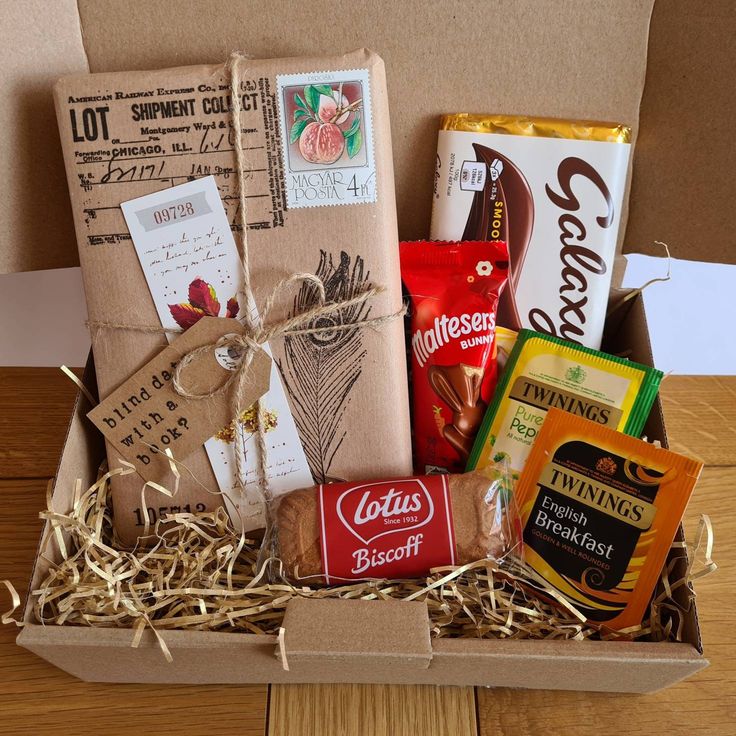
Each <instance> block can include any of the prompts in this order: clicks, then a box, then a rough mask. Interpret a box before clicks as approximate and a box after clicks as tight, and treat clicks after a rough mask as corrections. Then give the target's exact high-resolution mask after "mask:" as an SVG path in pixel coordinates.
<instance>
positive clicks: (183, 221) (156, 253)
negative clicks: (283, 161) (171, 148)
mask: <svg viewBox="0 0 736 736" xmlns="http://www.w3.org/2000/svg"><path fill="white" fill-rule="evenodd" d="M121 206H122V209H123V214H124V215H125V220H126V222H127V223H128V227H129V229H130V234H131V236H132V238H133V245H134V247H135V249H136V252H137V253H138V257H139V259H140V263H141V267H142V268H143V273H144V275H145V278H146V282H147V283H148V287H149V289H150V291H151V295H152V296H153V300H154V303H155V305H156V310H157V312H158V315H159V319H160V320H161V324H162V325H163V326H164V327H166V328H174V329H176V328H180V329H182V330H188V329H189V328H190V327H192V325H194V324H196V323H197V322H198V321H199V320H200V319H201V318H202V317H204V316H210V317H218V316H219V317H230V318H234V319H237V318H238V317H242V316H243V314H244V310H245V308H246V305H244V304H242V303H241V302H242V295H241V294H240V291H241V288H242V275H241V274H242V266H241V263H240V256H239V254H238V249H237V246H236V244H235V240H234V238H233V235H232V231H231V230H230V226H229V223H228V220H227V216H226V213H225V210H224V208H223V206H222V203H221V202H220V195H219V192H218V189H217V186H216V184H215V180H214V177H212V176H209V177H205V178H203V179H197V180H195V181H192V182H188V183H187V184H181V185H179V186H176V187H172V188H168V189H163V190H161V191H159V192H155V193H154V194H150V195H148V196H145V197H140V198H138V199H135V200H132V201H130V202H124V203H123V204H122V205H121ZM250 309H251V314H252V315H253V316H254V317H255V318H256V319H257V318H258V315H257V314H256V313H255V306H254V305H252V304H251V305H250ZM263 348H264V351H265V352H266V354H267V355H268V356H269V357H270V356H271V351H270V348H269V346H268V345H267V344H266V345H264V346H263ZM238 358H239V356H238V355H237V354H233V355H230V354H228V349H227V348H220V349H218V351H216V353H215V359H216V360H217V362H218V363H219V365H221V366H222V367H224V368H227V369H229V370H233V369H235V368H236V367H237V365H238ZM270 386H271V388H270V390H269V391H268V393H266V394H265V396H263V398H262V403H263V408H264V411H265V430H266V437H267V443H266V444H267V447H268V466H267V472H268V478H269V485H270V487H271V490H272V492H273V493H274V494H276V495H278V494H279V493H284V492H286V491H290V490H293V489H294V488H300V487H303V486H308V485H310V484H311V483H312V475H311V473H310V471H309V465H308V463H307V459H306V457H305V455H304V450H303V448H302V444H301V441H300V439H299V434H298V432H297V428H296V425H295V423H294V418H293V416H292V413H291V410H290V408H289V403H288V400H287V398H286V394H285V391H284V387H283V383H282V380H281V373H280V372H279V370H278V367H277V365H276V364H275V363H272V365H271V378H270ZM255 427H256V416H255V413H254V411H253V409H252V408H250V407H249V408H248V409H246V410H245V411H244V412H243V414H242V415H241V416H240V417H229V418H228V419H227V421H226V422H223V423H222V424H221V426H219V427H216V428H215V431H214V432H213V435H214V436H212V437H211V438H210V439H208V440H207V441H206V442H205V444H204V446H205V450H206V451H207V455H208V457H209V459H210V463H211V465H212V470H213V471H214V473H215V477H216V479H217V483H218V485H219V487H220V490H221V491H223V492H225V493H227V494H228V496H231V497H233V498H234V499H235V501H234V502H230V501H229V500H228V499H227V497H226V501H227V502H228V504H229V505H230V511H231V512H232V511H234V510H235V509H233V508H232V503H236V505H238V506H239V513H236V514H233V518H234V519H237V518H240V517H241V516H242V517H245V518H247V519H249V520H250V521H249V522H247V523H248V525H250V523H253V524H255V525H256V526H257V525H258V523H260V521H259V518H260V515H261V514H262V504H261V500H260V495H259V493H258V492H257V489H256V486H257V483H258V476H257V463H256V449H255V436H254V431H255ZM236 432H241V433H242V435H243V439H244V446H245V455H246V456H245V463H244V467H245V474H246V477H245V478H244V479H243V481H244V483H245V487H246V491H247V493H246V496H245V498H241V497H240V494H236V493H234V492H235V491H236V490H237V489H238V487H239V485H238V482H237V477H236V471H235V461H234V457H233V451H234V446H235V433H236Z"/></svg>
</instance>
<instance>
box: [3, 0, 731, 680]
mask: <svg viewBox="0 0 736 736" xmlns="http://www.w3.org/2000/svg"><path fill="white" fill-rule="evenodd" d="M28 5H29V8H24V11H23V13H21V12H20V10H18V11H13V12H11V13H10V15H9V18H8V24H7V29H8V30H9V32H10V35H9V38H10V39H11V40H12V44H11V45H10V48H11V49H15V53H16V55H17V58H18V60H19V61H18V62H17V63H16V64H14V66H13V68H14V69H15V70H17V71H18V72H19V73H20V74H21V75H24V78H25V79H32V80H33V84H31V85H29V87H28V97H27V101H28V103H29V106H31V103H35V104H36V108H35V110H34V113H33V115H29V116H26V118H25V121H24V119H23V118H21V121H20V122H21V123H23V122H28V121H29V120H31V122H32V124H33V126H35V127H33V128H32V130H33V135H30V136H29V134H28V133H23V134H21V133H17V132H16V137H15V138H13V136H9V137H8V139H7V140H5V141H4V143H3V145H11V144H14V145H15V150H16V155H14V156H12V157H11V159H10V161H11V168H10V172H9V176H11V177H12V182H13V187H15V188H16V189H15V190H14V195H13V196H15V197H16V199H17V198H19V197H20V198H22V199H23V200H24V201H25V202H27V203H28V202H32V201H33V200H32V197H31V194H28V193H25V192H24V191H23V186H24V185H23V184H21V183H19V182H21V181H26V182H27V180H28V173H29V170H30V172H31V173H32V174H33V173H36V174H38V173H40V172H41V171H43V173H44V175H45V176H46V177H47V179H48V186H47V187H46V195H47V198H49V199H50V200H52V201H51V202H50V203H49V207H50V208H51V209H50V210H49V211H50V212H52V213H54V212H55V213H57V214H58V218H57V220H56V221H54V223H53V227H50V225H49V223H48V222H46V221H44V220H43V218H37V217H36V218H34V217H33V216H32V214H31V213H32V208H30V207H26V208H25V209H23V210H19V209H18V208H16V209H11V208H10V207H9V205H8V202H11V204H12V202H13V196H11V197H9V198H7V199H6V200H5V201H4V202H3V203H2V207H4V208H6V212H8V213H9V216H8V217H7V218H5V219H4V227H5V228H6V231H5V232H4V233H2V235H3V241H4V242H8V243H10V244H11V246H12V248H11V252H10V254H9V255H8V256H7V258H6V268H7V269H9V270H18V269H23V268H34V267H36V268H38V267H41V266H59V265H73V264H74V263H75V262H76V259H75V255H74V252H75V244H74V236H73V233H72V229H71V224H70V219H69V218H68V217H67V216H66V213H65V204H61V203H62V202H64V203H65V202H66V196H67V195H66V188H65V185H64V179H63V176H64V175H63V170H62V166H61V163H60V159H61V155H60V152H59V150H58V141H57V140H56V139H55V137H54V136H55V134H54V135H49V131H51V130H54V129H55V122H54V119H53V110H52V108H51V83H52V81H53V77H55V76H61V75H62V74H63V73H66V72H70V71H86V70H92V71H115V70H124V69H129V68H131V67H135V68H139V69H156V68H163V67H171V66H176V65H181V64H184V63H205V62H208V63H217V62H222V61H223V60H224V59H225V58H226V57H227V55H228V53H229V51H230V50H231V49H232V48H235V47H239V48H241V49H242V50H244V51H247V52H249V53H252V54H253V55H255V56H264V57H273V56H276V57H281V56H293V55H305V54H309V55H313V54H314V53H315V52H316V51H324V50H325V49H323V48H321V46H322V45H324V44H325V43H326V42H327V40H326V39H325V33H324V25H323V24H322V22H321V20H320V19H321V18H322V17H323V16H325V15H328V16H330V17H331V18H334V21H333V23H332V25H331V28H332V31H331V33H330V39H329V42H330V43H332V44H334V43H335V39H339V44H340V46H341V50H344V49H347V48H351V47H355V46H358V45H361V44H365V45H368V46H370V47H371V48H373V49H375V50H376V51H377V52H378V53H379V54H381V56H382V57H383V58H384V61H385V62H386V67H387V75H388V88H389V100H390V105H391V110H392V137H393V146H394V156H395V170H396V177H397V201H398V208H399V227H400V234H401V235H402V237H404V238H415V237H422V236H424V235H426V232H427V229H428V225H429V210H430V206H431V187H432V169H433V165H434V152H435V148H436V130H437V120H438V116H439V114H440V113H443V112H448V111H454V110H464V109H465V110H473V111H478V112H486V111H489V112H490V111H500V112H509V113H511V112H527V113H530V114H538V115H547V116H567V117H575V118H588V119H614V120H618V121H620V122H623V123H626V124H628V125H631V126H632V128H633V129H634V131H635V134H636V136H637V139H638V140H637V146H636V149H635V152H634V170H635V174H634V180H633V185H632V188H631V199H630V202H631V214H630V218H629V222H628V227H627V229H626V236H625V238H624V237H622V238H621V241H622V243H621V244H623V241H624V240H625V242H626V245H627V246H628V247H629V248H630V249H635V250H641V249H642V248H644V247H646V243H649V242H651V241H652V240H653V239H655V238H660V239H668V238H670V239H671V241H672V242H673V243H675V242H679V236H680V234H681V233H682V232H688V233H692V228H691V227H690V226H689V217H690V213H691V212H692V211H693V208H694V207H695V206H696V205H697V203H700V204H703V205H707V208H708V209H709V210H712V209H714V208H716V207H717V206H718V202H719V199H718V196H719V194H718V188H717V187H718V182H717V181H715V182H714V181H712V180H710V179H707V178H706V176H705V174H704V173H702V172H703V171H704V170H707V168H708V164H709V163H715V162H720V165H721V166H722V164H723V162H725V161H728V160H730V158H729V157H731V156H732V155H733V153H732V151H731V150H730V149H729V148H728V145H727V141H725V140H718V139H714V141H713V145H711V146H708V147H707V149H706V147H703V148H700V149H698V148H697V145H696V144H694V143H693V141H694V140H696V138H695V137H694V132H695V131H701V130H702V125H703V118H702V110H703V107H704V106H705V101H707V100H709V99H710V100H712V99H713V98H712V97H709V95H710V94H712V91H713V87H711V88H710V92H709V91H708V88H707V86H705V85H704V84H702V80H701V78H700V76H699V74H700V75H704V74H705V67H704V66H702V65H701V64H702V63H703V62H697V63H695V62H693V61H692V59H691V58H690V57H686V56H684V55H682V54H679V53H678V54H675V52H674V51H673V49H678V48H679V46H678V43H677V41H678V40H679V41H681V42H682V43H683V44H685V43H687V44H688V45H691V48H693V49H696V48H699V46H702V43H703V39H704V37H705V36H706V34H708V33H710V32H711V30H712V29H713V28H714V27H715V26H713V25H712V17H711V15H712V14H713V13H726V12H730V13H732V12H733V11H732V10H728V9H726V7H725V5H721V4H719V5H718V10H717V11H716V10H712V11H709V10H705V11H698V10H696V9H693V8H691V7H689V6H688V5H687V4H686V3H684V2H679V0H678V1H677V2H671V3H658V4H657V5H656V7H655V8H654V16H653V17H651V13H652V3H650V2H633V1H632V2H625V3H621V2H613V1H611V2H603V3H597V4H595V5H590V4H589V3H584V2H568V3H565V4H564V5H559V4H558V3H552V2H549V3H527V2H522V3H515V4H513V5H508V6H506V5H504V6H502V7H499V6H497V5H488V6H478V7H476V6H473V8H472V12H471V10H470V8H469V6H467V5H464V4H462V3H460V2H456V3H453V2H449V3H448V2H444V3H439V2H437V3H430V4H424V3H423V4H418V3H416V4H415V3H408V4H404V5H401V6H400V7H394V5H393V4H392V3H389V2H378V3H376V4H374V6H373V7H372V8H371V9H370V10H365V11H364V12H363V14H362V15H358V16H350V17H347V16H346V17H342V16H338V17H334V13H331V11H333V10H334V8H333V6H332V4H331V3H328V2H322V0H320V2H318V3H312V4H309V5H303V4H302V5H299V4H297V3H291V2H289V3H284V4H283V5H281V6H274V7H272V8H271V9H270V10H269V11H268V12H266V13H263V12H260V11H259V12H256V11H255V10H254V8H253V7H250V6H248V5H247V4H246V5H243V6H232V5H231V4H228V3H222V4H220V5H218V7H217V8H216V9H215V8H213V7H212V6H208V7H207V9H206V10H205V9H204V8H203V7H202V6H187V7H186V8H182V7H179V6H178V4H177V3H175V2H169V1H163V0H162V1H161V2H159V3H157V4H156V5H155V6H150V4H146V5H145V6H144V5H143V4H141V5H140V6H139V10H140V11H141V12H143V11H144V10H145V13H146V15H147V17H148V21H147V22H145V23H141V22H140V16H138V19H137V20H136V15H137V14H136V12H135V9H134V8H133V6H132V5H131V4H130V3H128V4H126V5H125V6H122V5H118V4H115V3H112V2H107V1H104V2H87V1H84V0H82V1H81V2H80V3H79V4H78V5H77V4H76V3H73V2H67V3H60V4H58V5H55V6H54V7H53V8H49V7H47V6H46V5H45V4H42V3H35V2H34V3H30V4H28ZM287 5H288V8H287V7H286V6H287ZM29 14H30V15H32V16H33V21H34V23H32V24H29V23H28V17H29ZM205 15H206V17H205ZM22 16H23V17H22ZM287 16H288V18H289V21H290V27H293V28H295V29H299V32H298V33H297V32H294V33H293V34H289V33H286V32H284V27H283V23H284V21H283V19H284V17H287ZM650 17H651V20H652V25H651V30H650ZM419 18H421V25H422V32H421V33H417V34H415V35H412V36H411V37H407V36H406V34H405V33H404V32H403V30H402V32H400V30H399V29H406V28H408V27H410V26H411V25H414V24H416V23H417V20H418V19H419ZM80 22H81V27H82V28H83V29H84V35H83V36H82V35H81V33H80V28H79V24H80ZM29 25H33V29H32V30H29ZM202 27H207V28H208V32H207V33H201V32H200V31H199V29H201V28H202ZM162 28H166V29H167V30H166V32H165V33H163V34H162V33H161V31H160V29H162ZM39 33H40V34H43V33H48V34H49V36H53V37H54V38H55V39H56V42H55V43H53V44H46V45H45V46H43V48H42V49H41V58H38V56H37V57H35V58H34V59H33V63H34V64H36V65H38V64H39V63H41V64H42V66H40V67H39V66H36V69H40V68H43V69H44V73H42V74H41V73H37V74H36V75H35V76H34V75H33V74H32V73H31V71H30V68H29V64H30V63H31V62H30V61H29V60H28V59H27V58H26V56H24V55H23V54H22V53H21V51H22V50H23V49H25V48H27V46H28V45H29V42H30V43H32V42H33V40H34V39H33V34H39ZM29 36H30V38H29ZM19 39H20V40H19ZM24 39H25V40H24ZM490 39H492V43H490V42H489V40H490ZM560 39H565V42H564V43H561V42H560ZM648 44H649V66H648V67H647V46H648ZM715 46H716V45H715V44H713V43H712V42H709V43H708V48H713V49H714V50H713V53H714V54H715V55H716V57H718V55H719V54H722V53H726V52H725V48H726V47H727V44H725V43H724V45H723V47H722V49H721V48H720V47H718V48H714V47H715ZM6 48H7V46H6ZM131 48H135V49H136V54H135V55H134V56H132V55H131V53H130V50H131ZM443 49H444V52H443ZM6 53H7V51H6ZM43 54H46V55H47V57H48V58H47V59H44V58H43ZM724 58H725V57H724ZM710 63H711V66H712V64H713V63H717V59H716V60H715V61H711V62H710ZM686 65H691V66H686ZM692 69H694V70H695V71H694V72H693V73H690V74H686V73H685V72H686V71H688V72H690V71H692ZM645 74H646V78H647V86H646V92H645V97H644V101H643V103H642V105H641V109H642V116H641V117H642V119H641V121H640V119H639V118H640V115H639V110H640V101H641V95H642V90H643V88H644V79H645ZM712 84H715V83H712ZM673 96H674V97H673ZM673 98H674V99H679V100H682V101H683V103H682V104H681V105H677V106H673V105H672V99H673ZM685 101H687V102H685ZM16 104H17V100H15V99H6V100H3V108H5V109H8V108H9V106H11V105H16ZM13 109H14V108H13ZM713 112H714V113H719V114H723V115H724V116H726V117H724V119H728V118H727V113H726V111H723V110H720V111H713ZM44 116H45V117H44ZM39 121H40V122H39ZM44 121H45V122H46V123H47V125H41V124H40V123H41V122H44ZM20 129H22V126H16V128H14V130H16V131H18V130H20ZM8 141H10V143H9V142H8ZM36 147H39V148H40V149H41V151H42V155H41V156H38V155H37V156H36V157H35V158H32V157H31V156H29V155H25V156H24V155H20V154H18V153H17V152H18V151H20V152H21V153H22V152H26V153H27V152H28V151H34V152H36V153H38V149H37V148H36ZM39 160H42V161H43V166H42V168H39V167H40V166H41V164H39ZM683 162H687V166H688V171H689V172H690V173H689V175H690V176H691V177H693V178H694V179H695V181H694V182H693V186H691V187H689V188H687V190H683V189H682V188H681V187H680V185H679V183H678V182H680V181H681V176H676V174H677V172H680V171H681V167H682V166H683V165H684V164H683ZM699 166H700V168H699ZM34 167H35V168H34ZM721 170H723V169H721ZM670 177H671V178H672V182H671V183H670ZM696 184H697V185H696ZM723 196H724V195H723V194H721V198H722V197H723ZM693 200H696V202H695V203H694V202H693ZM54 208H55V209H54ZM11 215H12V216H11ZM725 228H726V225H725V224H724V223H723V222H721V220H720V219H719V218H709V219H708V220H704V221H703V222H702V223H701V224H700V227H699V230H698V232H697V233H696V234H695V235H694V236H693V237H692V238H689V240H688V245H689V247H690V250H689V251H688V253H687V254H684V253H683V255H687V256H688V257H702V258H706V259H716V258H718V257H722V258H723V259H724V260H728V258H727V256H725V255H724V251H723V250H722V249H725V247H726V246H725V243H726V240H725V237H723V236H724V235H725V234H726V232H727V230H726V229H725ZM32 242H40V243H43V244H46V243H52V242H53V243H54V244H55V247H50V248H48V249H47V248H45V247H44V248H39V249H37V250H33V249H27V248H25V246H26V245H27V244H29V243H32ZM47 251H48V252H47ZM675 252H677V251H676V250H675ZM621 296H622V295H621V293H620V292H617V291H614V292H613V293H612V304H613V303H615V300H616V299H620V298H621ZM604 348H605V349H607V350H609V351H615V352H624V351H628V353H627V354H629V355H630V356H631V357H632V359H634V360H637V361H639V362H643V363H651V351H650V348H649V340H648V335H647V329H646V321H645V318H644V313H643V306H642V301H641V299H640V298H635V299H631V300H629V301H628V302H627V303H626V305H624V306H621V307H620V308H619V309H617V310H615V311H614V312H613V313H612V316H611V319H610V320H609V322H608V324H607V328H606V335H605V339H604ZM93 375H94V371H93V369H92V368H91V366H90V367H88V371H87V376H86V379H85V380H86V382H87V384H88V385H93V383H94V381H93ZM88 410H89V405H88V404H87V403H86V399H84V398H83V397H81V396H80V397H79V398H78V400H77V404H76V406H75V410H74V414H73V416H72V421H71V424H70V427H69V432H68V436H67V439H66V443H65V446H64V451H63V454H62V458H61V462H60V465H59V469H58V472H57V475H56V481H55V485H54V494H53V506H54V508H55V509H58V510H65V509H67V508H68V507H69V504H70V503H71V498H72V495H73V489H74V483H75V481H76V479H77V478H81V480H82V483H83V484H86V485H89V484H91V483H92V482H93V480H94V478H95V475H96V472H97V468H98V465H99V462H100V460H101V459H102V458H103V456H104V446H103V442H102V440H101V437H100V435H99V433H98V432H97V431H96V430H94V428H93V427H91V425H90V424H89V422H88V421H87V420H86V418H85V414H86V412H87V411H88ZM645 433H646V435H647V437H648V438H649V439H652V440H654V439H659V440H660V441H662V442H663V443H665V442H666V432H665V428H664V424H663V421H662V415H661V410H660V408H659V406H658V405H657V406H655V409H654V410H653V412H652V415H651V417H650V419H649V423H648V425H647V427H646V430H645ZM53 544H54V542H53V541H52V543H51V545H50V546H49V548H48V549H47V550H46V551H45V554H44V556H43V557H39V558H38V560H37V563H36V567H35V570H34V573H33V579H32V581H31V590H33V589H34V588H36V587H37V586H38V585H39V583H40V581H41V580H42V579H43V577H44V575H45V572H46V570H47V569H48V566H49V564H52V563H53V559H54V549H53ZM674 554H677V553H676V552H675V553H674ZM49 560H51V562H50V561H49ZM683 568H684V561H683V562H682V563H681V564H680V565H679V570H678V569H676V570H675V571H674V574H675V575H678V574H679V575H682V574H683V572H684V569H683ZM687 593H688V591H687V590H685V589H684V587H680V588H679V589H678V591H676V597H677V599H678V600H677V602H678V603H680V604H681V605H683V606H684V605H685V604H686V602H687V601H686V599H687ZM284 629H285V632H286V633H285V636H284V639H283V641H282V642H281V643H280V644H281V646H280V647H279V646H278V645H279V642H278V641H277V637H275V636H263V635H255V634H243V633H215V632H198V631H169V632H166V633H165V636H166V641H167V644H168V646H169V648H170V650H171V652H172V654H173V662H171V663H169V662H167V661H166V660H165V659H164V658H163V657H162V656H161V652H160V651H159V649H158V646H157V644H156V641H155V638H154V637H153V635H152V634H150V632H147V633H146V634H145V635H144V637H143V640H142V642H141V645H140V647H139V648H137V649H133V648H131V646H130V644H131V636H132V634H131V631H129V630H125V629H102V628H92V627H89V628H87V627H69V626H44V625H41V624H39V623H38V622H37V621H35V620H34V617H33V606H32V602H29V603H28V605H27V607H26V611H25V626H24V628H23V629H22V631H21V633H20V634H19V636H18V643H19V644H20V645H21V646H24V647H26V648H28V649H30V650H31V651H34V652H35V653H37V654H38V655H39V656H41V657H43V658H45V659H47V660H48V661H50V662H52V663H53V664H55V665H57V666H59V667H61V668H62V669H64V670H66V671H68V672H70V673H72V674H74V675H76V676H78V677H80V678H82V679H85V680H93V681H116V682H124V681H138V682H176V683H203V682H227V683H233V682H392V683H434V684H453V685H466V684H478V685H497V686H510V687H515V686H518V687H538V688H558V689H571V690H599V691H628V692H648V691H652V690H656V689H659V688H662V687H665V686H667V685H669V684H672V683H674V682H676V681H678V680H680V679H682V678H684V677H686V676H688V675H689V674H692V673H693V672H696V671H697V670H699V669H701V668H703V667H705V666H706V665H707V661H706V660H705V659H704V657H703V652H702V647H701V642H700V637H699V630H698V621H697V613H696V610H695V607H694V605H691V606H690V607H689V608H688V613H687V614H686V615H685V616H684V621H683V631H682V642H681V643H653V642H646V641H636V642H612V641H583V642H572V641H531V640H519V641H516V640H496V639H432V638H430V632H429V625H428V618H427V609H426V606H424V605H423V604H421V603H405V602H385V601H384V602H375V601H344V600H308V599H295V600H293V601H291V602H290V603H289V605H288V608H287V611H286V618H285V621H284ZM277 655H278V656H277ZM287 666H288V669H287Z"/></svg>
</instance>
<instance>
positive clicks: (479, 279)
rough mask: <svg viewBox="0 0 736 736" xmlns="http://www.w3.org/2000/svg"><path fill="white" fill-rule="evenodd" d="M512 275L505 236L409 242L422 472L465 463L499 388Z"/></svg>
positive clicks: (405, 247) (405, 264) (406, 261)
mask: <svg viewBox="0 0 736 736" xmlns="http://www.w3.org/2000/svg"><path fill="white" fill-rule="evenodd" d="M507 274H508V251H507V248H506V244H505V243H503V242H464V243H443V242H427V241H418V242H405V243H402V244H401V277H402V280H403V282H404V286H405V287H406V289H407V291H408V292H409V295H410V298H411V366H412V376H413V381H412V389H413V426H414V462H415V469H416V470H417V472H419V473H437V472H446V473H457V472H461V471H462V470H463V469H464V468H465V464H466V462H467V460H468V457H469V455H470V451H471V449H472V446H473V440H474V438H475V435H476V433H477V431H478V429H479V427H480V425H481V422H482V420H483V415H484V414H485V411H486V408H487V406H488V402H489V400H490V398H491V395H492V394H493V391H494V389H495V387H496V379H497V373H498V369H497V363H496V349H495V340H496V310H497V308H498V300H499V296H500V294H501V292H502V290H503V288H504V285H505V284H506V279H507Z"/></svg>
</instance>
